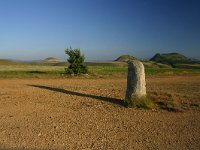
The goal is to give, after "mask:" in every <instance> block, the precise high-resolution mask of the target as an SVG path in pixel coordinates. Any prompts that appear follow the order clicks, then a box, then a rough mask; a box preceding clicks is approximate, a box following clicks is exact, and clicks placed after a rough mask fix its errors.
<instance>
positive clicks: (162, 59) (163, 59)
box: [150, 53, 199, 67]
mask: <svg viewBox="0 0 200 150" xmlns="http://www.w3.org/2000/svg"><path fill="white" fill-rule="evenodd" d="M150 61H155V62H157V63H162V64H168V65H171V66H173V67H176V64H195V63H199V62H198V61H197V60H192V59H190V58H187V57H186V56H184V55H182V54H179V53H168V54H159V53H158V54H156V55H155V56H154V57H152V58H151V59H150Z"/></svg>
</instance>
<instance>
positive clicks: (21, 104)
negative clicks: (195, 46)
mask: <svg viewBox="0 0 200 150" xmlns="http://www.w3.org/2000/svg"><path fill="white" fill-rule="evenodd" d="M125 88H126V79H96V80H95V79H53V80H50V79H0V89H1V91H0V149H7V150H8V149H14V150H15V149H36V150H41V149H106V150H107V149H113V150H117V149H119V150H131V149H181V150H184V149H190V150H191V149H193V150H197V149H199V147H200V136H199V135H200V134H199V133H200V111H199V109H197V108H195V109H193V107H191V109H190V108H189V106H193V105H192V104H195V105H194V106H195V107H198V106H199V104H200V92H199V91H200V76H199V75H196V76H168V77H161V76H160V77H158V76H151V77H150V76H149V77H147V89H148V91H147V92H148V93H149V94H150V96H152V97H154V98H157V99H170V98H172V99H176V101H178V102H181V103H182V104H184V105H188V107H187V108H189V109H187V110H185V111H184V112H179V113H175V112H168V111H166V110H162V109H159V110H155V109H154V110H144V109H130V108H125V107H124V106H123V101H122V99H123V98H124V95H125Z"/></svg>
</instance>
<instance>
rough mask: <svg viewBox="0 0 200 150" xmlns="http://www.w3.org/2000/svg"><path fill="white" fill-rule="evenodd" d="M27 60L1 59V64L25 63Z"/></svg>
mask: <svg viewBox="0 0 200 150" xmlns="http://www.w3.org/2000/svg"><path fill="white" fill-rule="evenodd" d="M25 64H27V63H26V62H20V61H13V60H9V59H0V65H25Z"/></svg>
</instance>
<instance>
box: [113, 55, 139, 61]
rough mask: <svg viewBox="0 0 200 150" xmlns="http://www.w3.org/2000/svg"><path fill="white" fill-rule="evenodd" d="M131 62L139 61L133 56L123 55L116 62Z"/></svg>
mask: <svg viewBox="0 0 200 150" xmlns="http://www.w3.org/2000/svg"><path fill="white" fill-rule="evenodd" d="M129 60H139V59H138V58H136V57H133V56H131V55H122V56H120V57H119V58H117V59H116V60H115V61H117V62H128V61H129Z"/></svg>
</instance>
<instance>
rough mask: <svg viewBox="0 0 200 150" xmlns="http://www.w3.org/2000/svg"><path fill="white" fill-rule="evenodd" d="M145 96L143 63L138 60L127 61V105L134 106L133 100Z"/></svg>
mask: <svg viewBox="0 0 200 150" xmlns="http://www.w3.org/2000/svg"><path fill="white" fill-rule="evenodd" d="M145 96H146V82H145V71H144V65H143V64H142V63H141V62H140V61H138V60H133V61H129V62H128V77H127V90H126V98H125V100H126V102H127V104H128V106H131V107H132V106H134V100H137V99H139V98H142V97H145Z"/></svg>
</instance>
